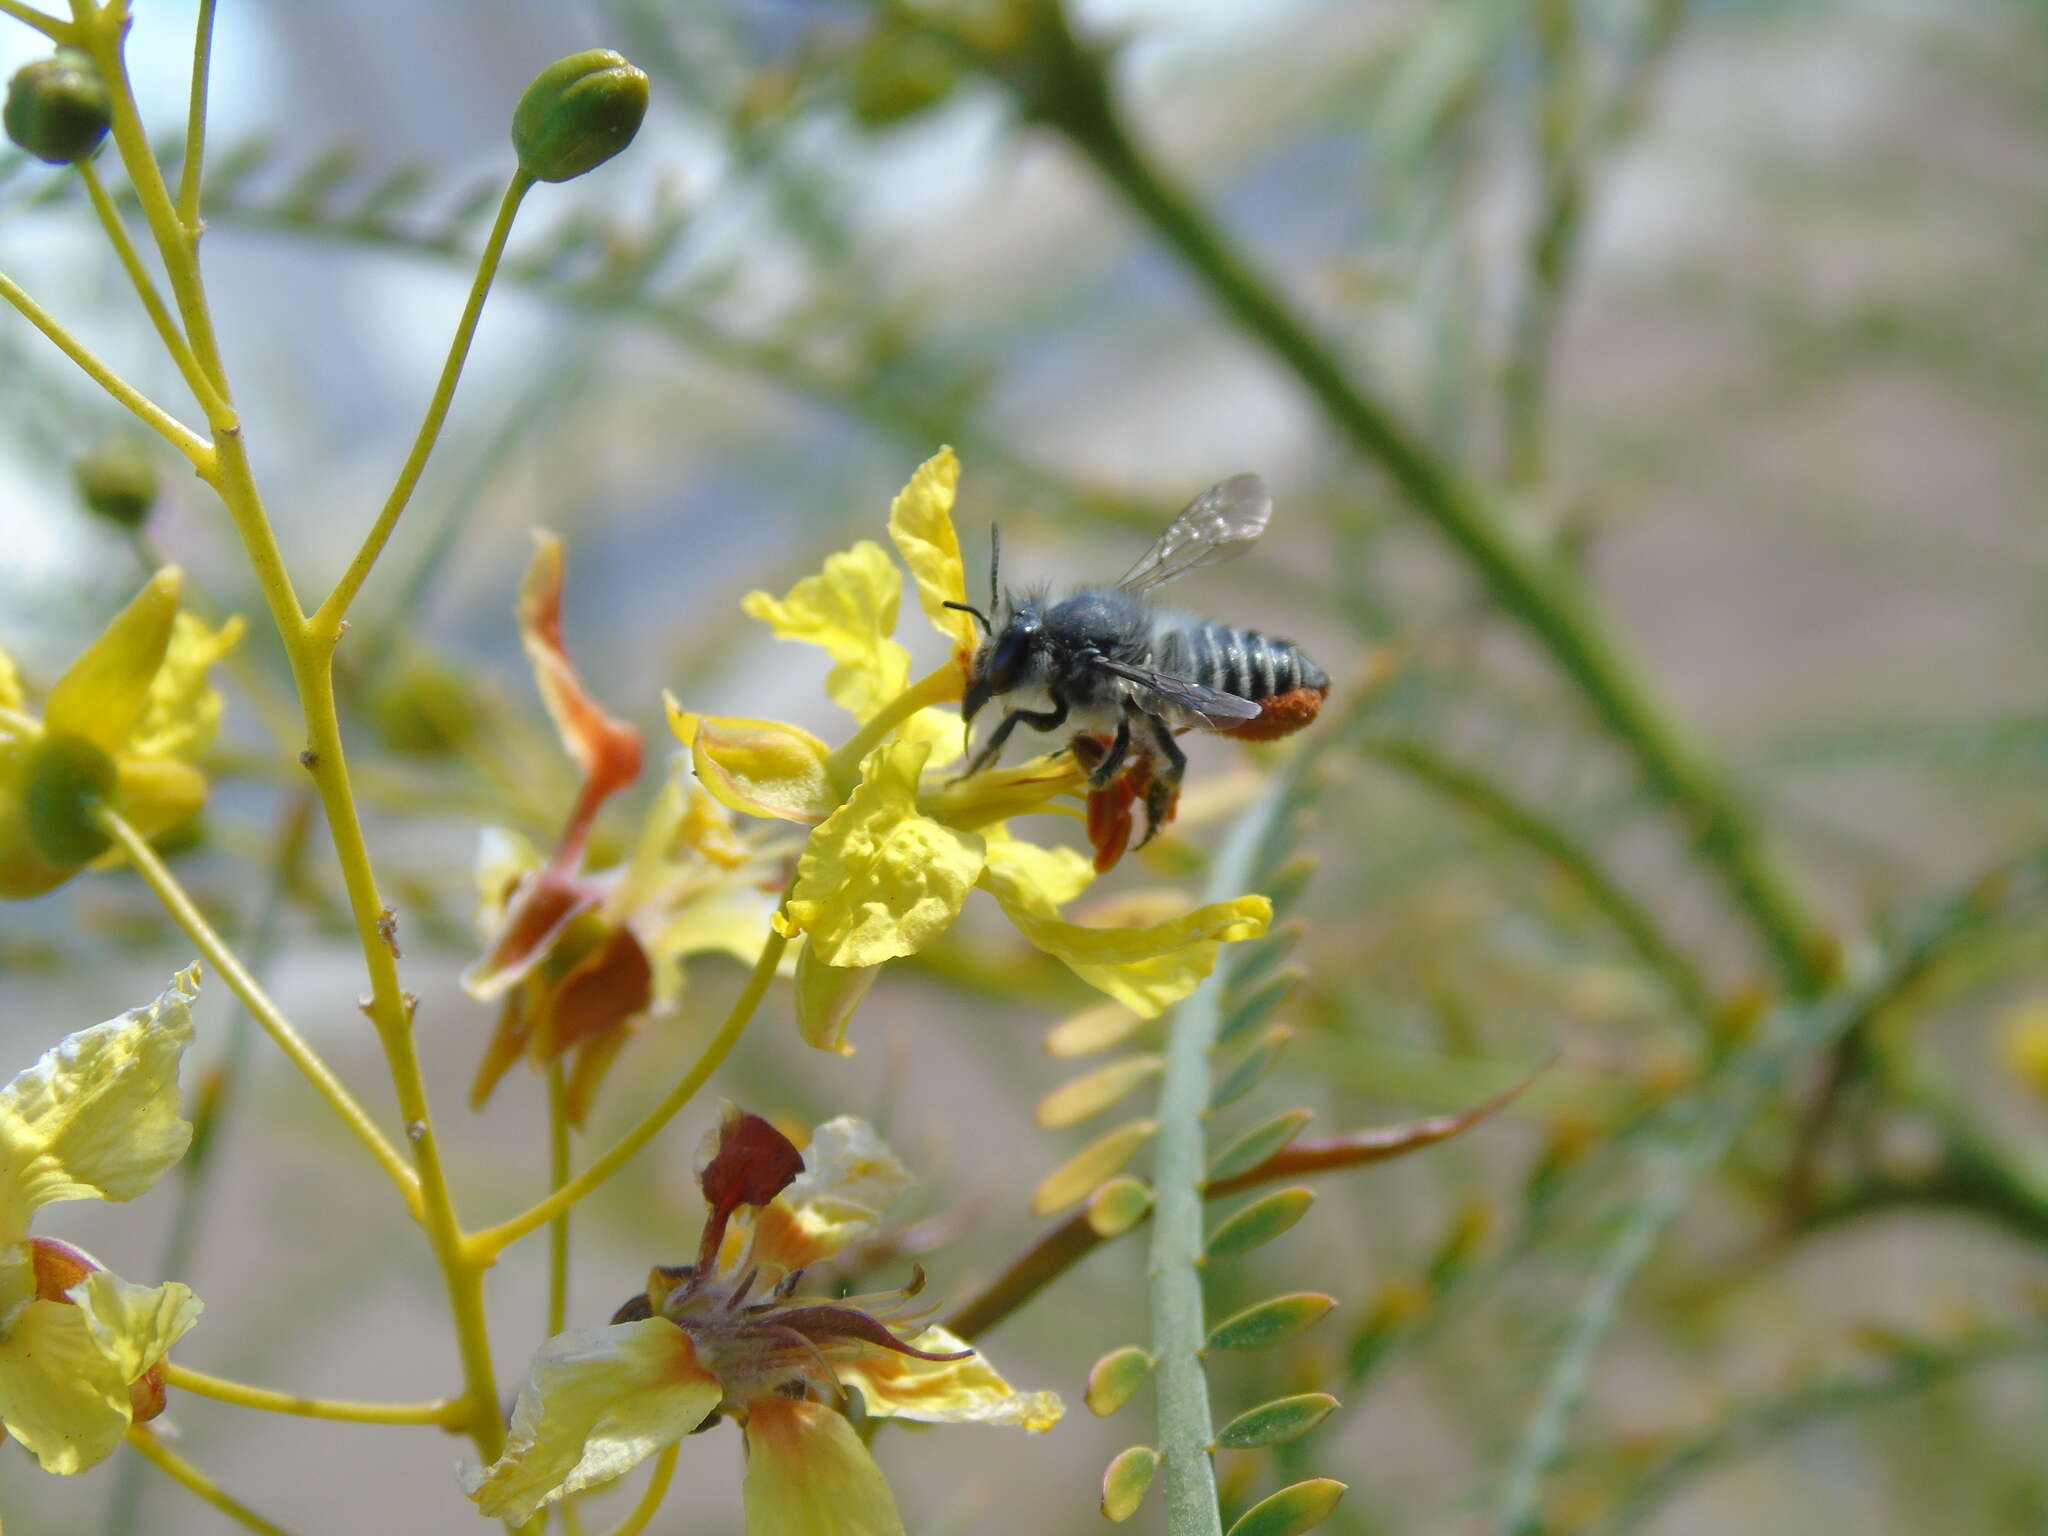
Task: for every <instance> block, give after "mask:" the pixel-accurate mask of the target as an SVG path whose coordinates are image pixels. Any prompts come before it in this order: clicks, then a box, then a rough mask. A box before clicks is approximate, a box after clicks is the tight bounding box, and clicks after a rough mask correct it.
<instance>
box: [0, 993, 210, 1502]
mask: <svg viewBox="0 0 2048 1536" xmlns="http://www.w3.org/2000/svg"><path fill="white" fill-rule="evenodd" d="M198 982H199V973H198V970H197V968H196V967H195V968H194V969H191V970H188V971H184V972H182V973H180V974H179V975H178V976H176V977H175V978H173V980H172V982H171V985H170V987H169V988H168V989H167V990H166V991H165V992H164V994H163V995H162V996H161V997H159V998H158V999H157V1000H156V1001H155V1002H153V1003H151V1004H149V1005H148V1006H147V1007H144V1008H136V1009H132V1010H130V1011H129V1012H128V1013H126V1014H125V1015H123V1016H122V1017H120V1018H118V1019H110V1020H108V1021H107V1022H106V1023H104V1024H96V1025H94V1026H93V1027H92V1028H91V1029H84V1030H80V1031H79V1032H78V1033H77V1034H75V1035H72V1036H71V1037H70V1038H69V1039H67V1040H65V1041H64V1042H63V1043H62V1044H60V1045H59V1046H57V1047H56V1049H54V1050H52V1051H49V1052H47V1053H46V1054H45V1055H44V1056H43V1058H42V1060H41V1061H39V1062H37V1063H36V1064H35V1065H34V1066H33V1067H30V1068H29V1069H28V1070H27V1071H26V1072H23V1073H21V1074H20V1075H19V1076H17V1077H16V1078H15V1079H14V1080H13V1081H12V1082H10V1083H9V1084H7V1086H6V1087H5V1088H0V1425H4V1426H5V1428H6V1431H7V1433H8V1434H11V1435H12V1436H13V1437H14V1438H15V1439H17V1440H19V1441H20V1442H21V1443H22V1444H23V1445H25V1446H27V1447H28V1449H29V1450H30V1451H31V1452H32V1453H33V1454H34V1455H35V1457H36V1459H37V1460H38V1461H40V1462H41V1463H42V1464H43V1469H44V1470H45V1471H47V1472H59V1473H70V1472H82V1471H84V1470H85V1469H86V1468H87V1467H90V1466H94V1465H96V1464H97V1463H99V1462H102V1461H104V1460H106V1458H107V1457H108V1456H109V1455H111V1454H112V1453H113V1450H114V1448H115V1447H116V1446H117V1445H119V1444H120V1443H121V1437H122V1436H123V1435H124V1434H126V1433H127V1431H128V1426H129V1424H131V1423H135V1422H140V1421H143V1420H146V1419H152V1418H154V1417H156V1415H157V1414H159V1413H161V1412H162V1411H163V1406H164V1386H163V1372H162V1362H163V1358H164V1356H165V1355H166V1354H167V1353H168V1352H169V1350H170V1347H171V1346H172V1345H173V1344H174V1343H176V1342H177V1341H178V1339H179V1338H180V1337H182V1336H183V1335H184V1333H185V1331H186V1330H187V1329H189V1328H190V1327H191V1326H192V1324H193V1323H194V1322H196V1321H197V1320H198V1317H199V1301H198V1298H196V1297H195V1296H193V1294H192V1293H191V1291H189V1290H187V1289H186V1288H185V1287H184V1286H182V1285H179V1284H177V1283H176V1282H170V1283H167V1284H164V1285H158V1286H142V1285H130V1284H129V1283H128V1282H127V1281H125V1280H123V1279H121V1278H120V1276H118V1275H115V1274H112V1273H110V1272H109V1271H107V1270H105V1269H103V1268H101V1267H100V1265H99V1264H97V1263H96V1262H94V1261H93V1260H92V1259H91V1258H89V1257H87V1256H86V1255H85V1254H83V1253H80V1252H79V1251H78V1250H77V1249H76V1248H73V1247H71V1246H70V1245H69V1244H66V1243H60V1242H56V1241H55V1240H53V1239H50V1238H43V1237H30V1236H29V1235H28V1227H29V1217H30V1215H31V1214H32V1213H33V1212H34V1211H35V1210H37V1209H38V1208H39V1207H41V1206H45V1205H51V1204H54V1203H55V1202H57V1201H59V1200H132V1199H134V1198H135V1197H136V1196H137V1195H139V1194H141V1193H143V1192H144V1191H145V1190H147V1189H148V1188H149V1187H150V1186H151V1185H153V1184H154V1183H156V1181H157V1180H158V1179H159V1178H161V1177H162V1176H163V1174H164V1172H165V1170H167V1169H168V1168H169V1167H170V1166H171V1165H172V1164H173V1163H175V1162H177V1160H178V1159H179V1158H181V1157H183V1156H184V1155H185V1148H186V1146H187V1145H188V1144H189V1143H190V1141H191V1140H192V1127H191V1126H190V1125H188V1124H187V1123H186V1122H185V1121H184V1119H183V1118H181V1117H180V1115H179V1113H178V1061H179V1058H180V1057H181V1056H182V1055H183V1054H184V1050H185V1047H186V1046H187V1045H188V1044H189V1043H190V1042H191V1039H192V1008H191V1004H192V998H193V996H194V995H195V994H196V991H197V988H198Z"/></svg>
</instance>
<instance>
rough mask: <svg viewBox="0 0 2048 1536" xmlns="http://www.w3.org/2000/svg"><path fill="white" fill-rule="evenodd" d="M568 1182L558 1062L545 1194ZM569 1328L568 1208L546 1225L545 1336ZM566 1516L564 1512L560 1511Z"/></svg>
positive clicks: (564, 1095) (564, 1090)
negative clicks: (546, 1281)
mask: <svg viewBox="0 0 2048 1536" xmlns="http://www.w3.org/2000/svg"><path fill="white" fill-rule="evenodd" d="M568 1182H569V1087H568V1082H567V1078H566V1074H564V1073H563V1071H562V1064H561V1062H559V1061H551V1062H549V1063H548V1192H549V1193H550V1194H552V1193H554V1192H555V1191H556V1190H558V1189H560V1188H562V1187H563V1186H564V1185H565V1184H567V1183H568ZM568 1324H569V1208H568V1207H567V1206H564V1207H562V1210H561V1212H560V1213H559V1214H558V1215H557V1216H556V1217H555V1219H554V1220H553V1221H551V1222H549V1223H548V1329H547V1331H548V1335H549V1337H551V1338H552V1337H553V1336H554V1335H555V1334H558V1333H560V1332H561V1331H562V1330H563V1329H564V1328H565V1327H567V1326H568ZM564 1513H565V1514H566V1513H567V1511H564Z"/></svg>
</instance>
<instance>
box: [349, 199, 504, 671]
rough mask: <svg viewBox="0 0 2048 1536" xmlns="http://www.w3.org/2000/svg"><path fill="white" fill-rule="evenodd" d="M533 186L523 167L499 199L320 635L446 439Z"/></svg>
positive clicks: (373, 559)
mask: <svg viewBox="0 0 2048 1536" xmlns="http://www.w3.org/2000/svg"><path fill="white" fill-rule="evenodd" d="M532 186H533V180H532V178H531V177H529V176H527V175H526V173H525V172H523V171H518V172H514V173H513V176H512V180H511V182H510V183H509V184H508V185H507V186H506V188H505V195H504V197H503V198H502V199H501V200H500V201H499V203H498V217H497V220H496V222H494V223H493V224H492V225H491V234H490V238H489V239H488V240H486V241H485V242H484V249H483V255H482V256H480V257H479V258H478V259H477V264H476V276H475V278H474V279H473V280H472V281H471V283H470V285H469V299H468V302H466V303H465V304H464V305H463V307H462V318H461V320H459V321H458V322H456V326H455V337H454V340H452V341H451V342H449V344H448V358H447V361H446V362H444V363H443V364H442V365H441V377H440V378H439V380H437V381H436V382H435V385H434V394H433V398H432V399H430V400H429V401H428V402H427V413H426V415H425V416H424V417H422V418H421V420H420V430H419V434H418V435H417V436H416V437H414V439H413V444H412V451H411V452H410V453H409V454H407V455H406V458H405V463H404V465H403V466H402V467H401V468H400V469H399V471H398V480H397V483H396V484H394V485H393V486H392V487H391V494H390V495H389V496H387V497H386V498H385V499H384V505H383V507H382V508H381V509H380V510H379V511H378V513H377V518H376V521H375V522H373V523H371V525H370V531H369V532H368V533H367V534H365V535H364V537H363V543H362V547H361V548H360V549H358V550H357V551H356V554H355V558H354V559H353V560H351V561H349V563H348V569H347V570H345V571H343V572H342V573H341V580H339V581H337V582H336V583H335V584H334V590H333V591H332V592H330V593H329V594H328V595H327V601H325V602H324V603H322V604H321V605H320V608H319V611H318V612H316V613H315V614H314V615H313V619H312V627H313V631H314V633H315V634H318V635H322V636H332V637H336V638H338V637H339V634H340V628H341V621H342V618H343V616H344V615H346V614H347V612H348V606H349V604H350V603H352V602H354V601H355V597H356V593H358V592H360V591H361V590H362V586H363V583H364V582H365V581H366V580H368V579H369V575H370V567H371V566H373V565H375V564H376V563H377V557H378V556H379V555H380V554H382V553H383V552H384V546H385V544H386V543H388V542H389V541H390V538H391V531H392V530H393V529H394V528H396V527H397V526H398V516H399V514H400V513H401V512H403V511H404V510H405V506H406V503H407V502H409V501H411V500H412V493H413V488H414V487H415V486H417V485H418V484H419V482H420V474H421V472H422V471H424V470H425V469H426V467H427V458H428V455H430V454H431V453H433V451H434V444H435V443H436V442H437V441H438V440H439V439H440V436H441V425H442V423H443V422H445V421H446V420H447V419H448V406H449V404H450V402H451V401H453V400H454V398H455V385H456V383H457V381H458V380H460V379H461V377H462V365H463V363H464V362H466V361H467V360H468V358H469V344H470V342H471V341H473V340H474V339H475V337H476V325H477V321H478V320H479V319H480V318H481V317H482V315H483V312H484V300H485V299H486V298H488V297H489V296H490V292H491V280H492V279H493V278H494V277H496V276H497V275H498V263H499V261H500V260H501V259H502V258H503V257H504V254H505V242H506V240H507V239H508V238H509V237H510V236H511V233H512V220H513V218H514V217H515V216H516V215H517V214H518V212H519V204H520V202H521V201H522V200H523V199H524V198H525V196H526V194H527V192H528V191H529V190H530V189H531V188H532Z"/></svg>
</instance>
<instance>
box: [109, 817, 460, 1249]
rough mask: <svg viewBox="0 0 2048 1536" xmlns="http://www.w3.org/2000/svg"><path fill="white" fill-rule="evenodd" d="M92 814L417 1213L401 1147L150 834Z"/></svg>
mask: <svg viewBox="0 0 2048 1536" xmlns="http://www.w3.org/2000/svg"><path fill="white" fill-rule="evenodd" d="M94 820H95V821H96V822H97V823H98V824H99V826H100V827H101V828H102V829H103V830H104V831H105V832H106V834H107V835H108V836H109V837H111V838H112V839H113V840H114V841H115V842H116V843H117V844H119V845H120V848H121V851H122V853H124V854H125V855H126V856H127V859H128V862H129V864H131V865H132V866H133V867H134V869H135V872H136V873H137V874H138V875H140V876H142V879H143V883H144V884H146V885H147V886H148V887H149V888H150V890H151V891H152V892H154V893H155V895H156V899H157V900H158V901H159V902H161V903H162V904H163V908H164V910H165V911H166V912H168V913H169V914H170V916H171V920H172V921H173V922H175V923H176V924H177V925H178V926H179V927H180V928H182V929H184V931H185V936H186V937H187V938H189V939H190V940H191V941H192V942H193V944H194V945H196V946H197V947H198V950H199V953H200V954H201V955H203V956H204V957H205V958H206V959H207V961H208V962H209V963H210V964H212V966H213V968H214V969H215V970H217V971H218V972H220V976H221V979H222V980H223V981H225V982H226V983H227V984H228V990H229V991H230V992H232V993H234V994H235V996H236V997H237V998H239V999H241V1002H242V1006H243V1007H245V1008H247V1009H248V1010H249V1016H250V1017H251V1018H253V1019H254V1020H255V1021H256V1022H257V1023H258V1024H260V1025H262V1026H263V1031H264V1033H265V1034H267V1035H269V1036H270V1038H271V1039H272V1040H274V1041H276V1042H277V1047H278V1049H279V1050H281V1051H283V1052H284V1054H285V1056H286V1057H287V1058H288V1059H289V1060H290V1061H291V1063H292V1065H293V1066H295V1067H297V1068H298V1069H299V1071H300V1072H301V1073H303V1074H304V1075H305V1078H306V1080H307V1081H308V1082H309V1083H311V1084H312V1085H313V1089H314V1091H315V1092H316V1093H318V1094H319V1095H320V1097H321V1098H323V1099H325V1100H326V1101H327V1103H328V1106H329V1107H330V1108H332V1109H333V1111H334V1112H335V1114H337V1115H339V1116H340V1117H341V1121H342V1123H343V1124H344V1125H346V1126H347V1127H348V1128H349V1130H351V1131H352V1132H354V1133H355V1136H356V1139H357V1140H359V1141H361V1142H362V1144H363V1145H364V1146H365V1147H367V1148H368V1149H369V1151H370V1155H371V1156H372V1157H374V1158H375V1159H376V1160H377V1163H378V1165H379V1166H380V1167H381V1168H383V1170H384V1171H385V1173H387V1174H388V1175H390V1177H391V1182H392V1183H394V1184H396V1185H397V1186H398V1192H399V1193H400V1194H401V1195H403V1196H404V1197H405V1203H406V1206H407V1208H408V1209H409V1210H411V1211H412V1213H413V1215H414V1217H415V1218H417V1217H418V1216H419V1214H420V1187H419V1179H418V1177H417V1176H416V1175H415V1174H414V1173H413V1171H412V1169H411V1168H410V1167H408V1166H407V1165H406V1161H405V1159H404V1157H403V1156H401V1155H400V1154H399V1151H398V1149H397V1148H396V1147H394V1146H393V1145H392V1144H391V1142H390V1141H389V1140H387V1139H386V1138H385V1135H384V1133H383V1132H382V1131H380V1130H378V1129H377V1123H376V1122H375V1121H374V1120H372V1119H371V1118H370V1114H369V1111H367V1110H365V1109H364V1108H363V1106H362V1105H360V1104H358V1103H357V1102H356V1100H355V1096H354V1095H353V1094H351V1093H350V1092H349V1091H348V1089H347V1088H346V1087H345V1086H343V1084H342V1082H341V1080H340V1079H339V1078H337V1077H336V1076H335V1075H334V1071H333V1069H332V1068H330V1067H329V1066H328V1065H327V1063H326V1062H325V1061H323V1060H322V1059H321V1056H320V1053H319V1052H318V1051H316V1050H314V1049H313V1047H312V1046H311V1045H310V1044H308V1043H307V1041H306V1038H305V1036H303V1035H301V1034H300V1033H299V1032H298V1030H297V1029H296V1028H294V1027H293V1025H292V1022H291V1020H290V1019H288V1018H286V1017H285V1016H284V1012H283V1010H282V1009H280V1008H279V1007H278V1006H277V1004H276V1003H275V1002H273V1001H272V1000H271V997H270V994H269V993H267V992H265V991H264V990H263V986H262V983H260V982H258V981H257V980H256V978H255V977H254V976H252V975H251V974H250V973H249V969H248V967H247V966H245V965H243V964H242V961H241V957H240V956H238V955H237V954H236V953H235V951H234V949H233V948H232V947H231V946H230V945H229V944H228V942H227V940H225V939H223V938H222V937H221V936H220V934H219V933H218V932H217V931H216V930H215V928H214V926H213V925H212V924H211V923H209V922H208V921H207V920H206V914H205V913H203V912H201V911H200V910H199V907H198V904H197V903H196V902H194V901H193V900H192V897H191V895H190V893H188V892H187V891H186V890H185V888H184V886H183V885H181V884H180V883H179V881H178V877H177V876H176V875H174V874H172V873H171V871H170V869H169V868H168V867H167V866H166V865H165V863H164V861H163V860H162V859H160V858H158V857H157V852H156V850H155V849H154V848H152V847H150V846H149V840H148V839H147V838H145V837H144V836H143V835H142V834H141V833H140V832H138V831H136V830H135V828H134V827H132V826H130V825H129V824H128V822H127V821H125V820H124V819H122V817H120V816H119V815H117V814H115V812H113V811H112V810H109V809H108V808H107V807H105V806H100V807H98V808H97V809H96V811H95V812H94Z"/></svg>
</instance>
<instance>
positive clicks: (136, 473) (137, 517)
mask: <svg viewBox="0 0 2048 1536" xmlns="http://www.w3.org/2000/svg"><path fill="white" fill-rule="evenodd" d="M72 474H73V475H74V476H75V477H76V478H77V481H78V495H79V498H80V499H81V500H82V501H84V503H85V505H86V507H87V509H88V510H89V511H91V512H92V513H94V514H95V515H96V516H99V517H103V518H105V519H106V520H107V521H108V522H110V523H113V524H115V525H117V526H119V527H122V528H140V527H141V526H142V524H143V521H144V520H145V519H146V518H147V517H148V516H149V509H150V508H151V507H153V506H155V505H156V493H157V484H158V482H157V473H156V463H155V461H154V460H153V459H152V458H151V457H150V454H149V450H148V449H147V448H145V447H144V446H143V445H142V444H141V443H139V442H137V441H135V440H134V439H133V438H115V439H113V440H112V441H110V442H105V443H102V444H101V445H100V446H99V447H97V448H95V449H93V451H92V452H91V453H88V454H87V455H86V456H85V457H84V458H82V459H80V460H79V461H78V462H77V463H76V464H75V465H73V466H72Z"/></svg>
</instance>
